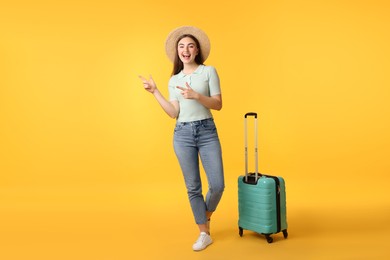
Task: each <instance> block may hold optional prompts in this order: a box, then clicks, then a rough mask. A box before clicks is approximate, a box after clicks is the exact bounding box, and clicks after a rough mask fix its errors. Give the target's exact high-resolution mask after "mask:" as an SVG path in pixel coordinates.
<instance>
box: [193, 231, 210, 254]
mask: <svg viewBox="0 0 390 260" xmlns="http://www.w3.org/2000/svg"><path fill="white" fill-rule="evenodd" d="M211 243H213V240H212V239H211V237H210V236H209V235H208V234H207V233H206V232H200V236H199V238H198V240H196V242H195V244H193V245H192V249H193V250H194V251H200V250H203V249H205V248H206V247H207V246H208V245H210V244H211Z"/></svg>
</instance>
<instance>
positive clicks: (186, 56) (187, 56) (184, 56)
mask: <svg viewBox="0 0 390 260" xmlns="http://www.w3.org/2000/svg"><path fill="white" fill-rule="evenodd" d="M181 56H182V57H183V58H186V59H188V58H190V55H187V54H183V55H181Z"/></svg>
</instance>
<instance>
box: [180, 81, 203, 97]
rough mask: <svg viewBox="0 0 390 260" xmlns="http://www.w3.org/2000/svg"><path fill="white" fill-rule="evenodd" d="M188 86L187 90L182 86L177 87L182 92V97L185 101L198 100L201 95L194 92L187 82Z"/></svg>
mask: <svg viewBox="0 0 390 260" xmlns="http://www.w3.org/2000/svg"><path fill="white" fill-rule="evenodd" d="M186 86H187V88H183V87H180V86H177V87H176V88H178V89H180V90H181V95H182V96H183V97H184V98H185V99H198V98H199V93H197V92H196V91H194V90H193V89H192V88H191V87H190V85H189V84H188V83H187V82H186Z"/></svg>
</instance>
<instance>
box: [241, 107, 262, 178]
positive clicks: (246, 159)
mask: <svg viewBox="0 0 390 260" xmlns="http://www.w3.org/2000/svg"><path fill="white" fill-rule="evenodd" d="M248 116H254V117H255V181H256V180H257V178H258V168H259V167H258V164H259V163H258V151H257V113H255V112H249V113H246V114H245V119H244V128H245V129H244V131H245V181H246V182H248V128H247V117H248Z"/></svg>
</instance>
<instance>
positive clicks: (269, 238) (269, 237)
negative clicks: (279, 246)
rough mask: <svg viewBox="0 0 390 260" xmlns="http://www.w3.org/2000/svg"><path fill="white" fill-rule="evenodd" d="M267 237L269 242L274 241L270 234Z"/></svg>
mask: <svg viewBox="0 0 390 260" xmlns="http://www.w3.org/2000/svg"><path fill="white" fill-rule="evenodd" d="M265 238H266V239H267V242H268V243H269V244H270V243H272V241H274V240H273V238H272V237H271V236H270V235H265Z"/></svg>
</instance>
